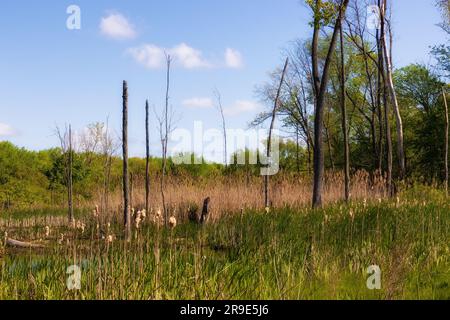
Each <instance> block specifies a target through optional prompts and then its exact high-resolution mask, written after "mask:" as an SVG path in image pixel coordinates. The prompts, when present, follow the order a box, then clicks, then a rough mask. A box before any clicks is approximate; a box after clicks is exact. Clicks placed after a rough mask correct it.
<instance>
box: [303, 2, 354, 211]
mask: <svg viewBox="0 0 450 320" xmlns="http://www.w3.org/2000/svg"><path fill="white" fill-rule="evenodd" d="M348 2H349V0H342V1H341V3H340V4H339V8H338V17H337V18H336V22H335V26H334V30H333V34H332V36H331V40H330V44H329V47H328V53H327V57H326V59H325V64H324V66H323V69H322V76H320V74H319V59H318V45H319V32H320V26H321V23H322V21H321V20H322V19H321V14H320V11H321V6H322V2H321V1H320V0H315V1H314V4H313V8H312V9H313V12H314V32H313V40H312V52H311V58H312V73H313V89H314V90H313V91H314V95H315V106H316V109H315V118H314V187H313V199H312V203H313V207H314V208H317V207H320V206H322V189H323V173H324V159H323V157H324V152H323V120H324V119H323V115H324V109H325V95H326V91H327V85H328V79H329V69H330V64H331V60H332V55H333V53H334V50H335V47H336V39H337V35H338V32H339V30H340V25H341V22H342V17H344V16H345V11H346V9H347V5H348Z"/></svg>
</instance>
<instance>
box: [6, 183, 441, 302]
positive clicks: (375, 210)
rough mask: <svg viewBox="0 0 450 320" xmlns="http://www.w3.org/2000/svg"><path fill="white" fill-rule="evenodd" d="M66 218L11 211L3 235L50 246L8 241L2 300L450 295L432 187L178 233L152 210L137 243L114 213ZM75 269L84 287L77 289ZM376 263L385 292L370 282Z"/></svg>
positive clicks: (252, 215)
mask: <svg viewBox="0 0 450 320" xmlns="http://www.w3.org/2000/svg"><path fill="white" fill-rule="evenodd" d="M63 214H64V212H56V211H55V212H52V213H51V215H52V217H50V216H46V215H45V213H44V212H37V213H36V215H33V213H32V212H24V213H22V214H18V213H14V214H11V215H8V216H3V217H1V224H0V231H1V234H2V235H3V234H4V233H5V232H7V233H8V236H9V237H12V238H14V239H20V240H27V241H35V243H40V244H43V245H45V248H42V249H36V248H33V249H17V248H15V249H13V248H10V247H6V246H5V245H4V243H3V242H2V245H1V247H0V299H450V241H449V239H450V203H449V201H448V200H447V199H446V198H445V197H444V196H443V194H441V193H440V192H438V191H434V190H431V189H424V188H416V189H413V190H410V191H408V192H406V193H404V194H401V195H400V196H399V197H398V198H396V199H392V200H381V199H380V200H370V201H360V202H357V203H352V204H350V205H348V206H347V205H345V204H333V205H329V206H327V207H326V208H324V209H322V210H316V211H313V210H310V209H307V208H289V207H285V208H280V209H274V210H272V211H271V212H269V213H267V212H264V210H248V211H244V212H243V213H241V212H238V213H236V214H230V215H228V216H224V217H222V218H221V219H220V220H218V221H214V222H213V223H209V224H207V225H204V226H199V225H194V224H190V223H185V222H182V223H179V225H178V226H177V227H176V228H174V229H173V230H169V229H165V228H158V227H156V226H155V225H153V224H152V223H150V221H149V220H150V218H151V217H147V218H146V220H144V222H143V224H142V225H141V226H140V228H139V229H136V228H134V230H133V240H132V241H131V242H130V243H127V242H125V241H123V240H121V238H122V236H121V234H122V232H121V230H122V226H121V224H120V221H119V220H118V219H116V218H114V217H104V218H102V219H99V220H97V219H95V218H93V217H92V216H91V215H90V214H89V212H82V211H80V212H77V219H79V221H78V227H73V228H72V227H71V228H69V227H67V226H64V225H63V223H62V221H63V219H64V217H63ZM46 226H48V228H47V229H46ZM71 265H77V266H79V267H80V268H81V289H80V290H68V288H67V285H66V283H67V279H68V277H69V276H70V274H67V273H66V272H67V268H68V267H69V266H71ZM371 265H378V266H379V267H380V269H381V289H380V290H369V289H368V288H367V286H366V281H367V278H368V277H369V274H367V268H368V267H369V266H371Z"/></svg>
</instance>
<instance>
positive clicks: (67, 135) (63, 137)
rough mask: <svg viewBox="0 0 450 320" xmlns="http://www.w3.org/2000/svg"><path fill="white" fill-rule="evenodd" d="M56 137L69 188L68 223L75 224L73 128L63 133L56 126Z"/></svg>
mask: <svg viewBox="0 0 450 320" xmlns="http://www.w3.org/2000/svg"><path fill="white" fill-rule="evenodd" d="M55 135H56V136H57V137H58V139H59V142H60V146H61V151H62V154H63V157H64V162H65V170H64V171H65V182H66V187H67V208H68V215H67V216H68V221H69V223H73V221H74V216H73V152H74V151H73V149H74V148H73V141H72V126H71V125H69V127H67V126H66V127H65V131H64V132H63V131H62V130H61V128H59V127H58V126H56V129H55Z"/></svg>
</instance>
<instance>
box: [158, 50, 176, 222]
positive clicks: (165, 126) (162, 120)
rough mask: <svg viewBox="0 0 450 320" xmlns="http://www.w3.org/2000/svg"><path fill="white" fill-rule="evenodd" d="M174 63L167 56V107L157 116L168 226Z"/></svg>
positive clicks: (165, 220) (165, 215)
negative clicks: (167, 187) (168, 165)
mask: <svg viewBox="0 0 450 320" xmlns="http://www.w3.org/2000/svg"><path fill="white" fill-rule="evenodd" d="M171 63H172V58H171V56H170V55H168V54H166V66H167V72H166V99H165V105H164V109H163V112H162V115H158V114H156V118H157V120H158V123H159V133H160V140H161V149H162V168H161V175H160V180H159V182H160V192H161V199H162V205H163V211H164V224H165V225H166V226H167V222H168V214H169V212H168V208H167V204H166V194H165V177H166V170H167V152H168V141H169V135H170V132H172V129H173V128H172V126H173V118H172V117H173V114H172V112H171V110H170V106H169V100H170V96H169V92H170V67H171Z"/></svg>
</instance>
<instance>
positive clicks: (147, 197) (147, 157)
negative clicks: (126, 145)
mask: <svg viewBox="0 0 450 320" xmlns="http://www.w3.org/2000/svg"><path fill="white" fill-rule="evenodd" d="M149 139H150V134H149V119H148V100H147V101H146V102H145V211H146V212H149V211H148V210H149V203H150V142H149Z"/></svg>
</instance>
